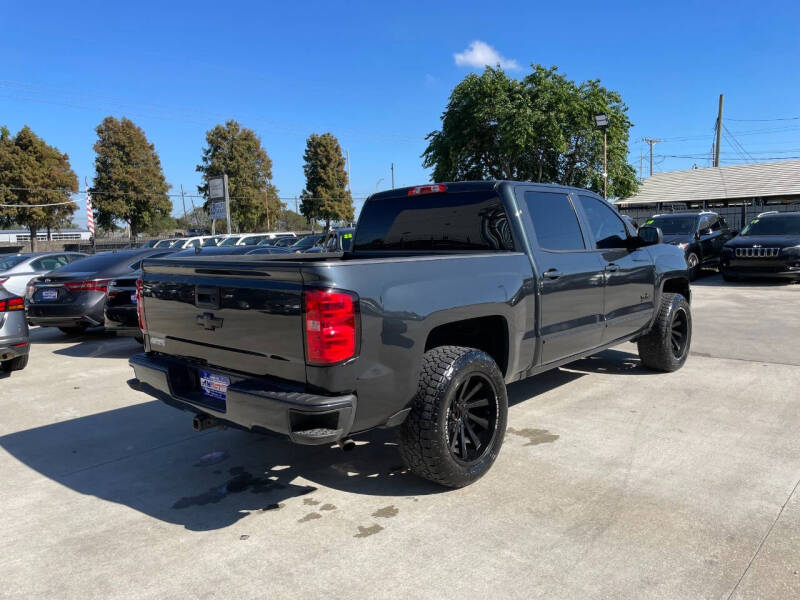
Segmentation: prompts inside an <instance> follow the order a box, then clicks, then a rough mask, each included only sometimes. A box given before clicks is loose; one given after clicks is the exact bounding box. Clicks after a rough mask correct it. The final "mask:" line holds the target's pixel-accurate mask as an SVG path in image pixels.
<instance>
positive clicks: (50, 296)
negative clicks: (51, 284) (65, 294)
mask: <svg viewBox="0 0 800 600" xmlns="http://www.w3.org/2000/svg"><path fill="white" fill-rule="evenodd" d="M41 297H42V300H58V290H42V296H41Z"/></svg>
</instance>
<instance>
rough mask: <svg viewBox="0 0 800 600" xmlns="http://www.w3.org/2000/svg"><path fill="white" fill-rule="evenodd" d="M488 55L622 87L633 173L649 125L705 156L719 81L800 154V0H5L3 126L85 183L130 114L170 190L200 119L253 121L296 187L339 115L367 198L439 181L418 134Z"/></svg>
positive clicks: (745, 122)
mask: <svg viewBox="0 0 800 600" xmlns="http://www.w3.org/2000/svg"><path fill="white" fill-rule="evenodd" d="M474 42H480V43H479V44H477V45H473V44H474ZM493 53H496V54H493ZM457 55H459V56H457ZM487 57H488V59H492V60H494V59H495V58H497V57H499V60H501V61H503V64H506V65H507V66H508V68H509V72H510V73H511V74H514V75H518V76H523V75H524V74H525V73H526V71H527V69H528V65H529V64H530V63H532V62H536V63H541V64H544V65H558V67H559V68H560V69H561V71H562V72H564V73H566V74H567V76H569V77H570V78H572V79H576V80H584V79H590V78H599V79H601V80H602V82H603V83H604V84H605V85H606V86H608V87H610V88H613V89H616V90H618V91H620V92H621V94H622V97H623V99H624V100H625V102H626V103H627V104H628V106H629V107H630V111H629V115H630V117H631V120H632V121H633V122H634V124H635V127H634V128H633V129H632V131H631V144H630V149H631V154H630V157H631V163H632V164H633V165H634V166H635V167H636V168H637V170H638V168H639V156H640V152H641V151H645V173H644V174H645V175H647V160H646V146H645V145H644V144H642V143H641V142H640V141H639V140H640V139H641V138H642V137H656V138H662V139H664V140H665V141H664V142H663V143H661V144H658V145H657V146H656V150H655V153H656V155H658V156H657V158H656V163H657V164H656V170H657V171H660V170H674V169H681V168H689V167H691V166H692V164H694V163H697V164H698V165H700V166H705V165H706V164H708V163H707V160H705V159H703V158H702V157H700V155H703V154H706V155H707V154H708V153H709V151H710V146H711V142H712V137H713V124H714V119H715V117H716V109H717V99H718V95H719V94H720V93H724V94H725V117H726V121H725V124H726V127H727V128H728V129H729V130H730V131H731V132H732V134H733V136H735V138H736V139H737V140H738V141H739V143H740V144H741V145H742V147H743V148H744V150H745V151H746V152H748V153H750V155H752V156H753V157H754V158H758V159H762V158H768V157H784V156H800V119H798V118H795V117H800V103H798V98H800V61H798V58H799V57H800V8H798V4H797V3H795V2H788V1H787V2H777V3H770V2H761V3H758V4H755V3H753V2H749V3H745V2H728V3H722V4H720V3H710V2H708V3H704V2H671V3H651V2H641V1H638V2H631V3H624V2H623V3H617V4H614V3H597V2H592V3H589V2H571V3H567V4H561V3H553V2H530V1H526V2H511V3H487V2H469V1H463V0H462V1H458V2H426V3H421V2H420V3H403V2H401V3H391V4H389V3H382V2H374V1H372V2H292V3H273V2H227V3H220V2H198V1H195V2H191V3H189V2H186V3H180V2H165V1H162V2H158V3H155V2H146V1H141V2H137V3H130V2H126V3H121V2H107V1H105V2H95V1H83V2H73V3H64V2H40V3H31V2H19V1H8V0H2V1H0V124H6V125H7V126H8V127H9V128H10V129H11V130H12V131H16V130H18V129H19V128H20V127H22V126H23V125H26V124H27V125H30V126H31V127H32V128H33V129H34V131H36V133H38V134H39V135H41V136H42V137H44V138H45V139H46V140H47V141H48V142H49V143H51V144H54V145H55V146H57V147H58V148H59V149H60V150H62V151H63V152H67V153H68V154H69V156H70V159H71V162H72V166H73V169H74V170H75V171H76V172H77V173H78V175H79V178H80V180H81V187H83V178H84V176H87V177H89V178H90V179H91V176H92V173H93V171H92V167H93V160H94V154H93V151H92V145H93V143H94V141H95V133H94V127H95V126H96V125H97V124H98V123H99V122H100V121H101V120H102V118H103V117H105V116H106V115H109V114H112V115H115V116H117V117H119V116H123V115H125V116H128V117H129V118H131V119H133V120H134V121H135V122H136V123H137V124H139V125H140V126H141V127H143V128H144V130H145V132H146V133H147V135H148V137H149V139H150V141H151V142H153V143H154V144H155V146H156V149H157V150H158V152H159V154H160V156H161V161H162V164H163V166H164V171H165V174H166V177H167V180H168V181H169V182H170V183H171V184H172V186H173V188H172V192H173V193H175V192H179V190H180V185H181V184H183V187H184V189H185V190H186V191H187V193H194V194H196V186H197V184H198V183H199V178H198V174H197V173H196V172H195V170H194V167H195V165H197V163H198V162H199V159H200V152H201V148H202V147H203V143H204V133H205V131H206V130H207V129H209V128H210V127H211V126H213V125H214V124H216V123H218V122H222V121H224V120H226V119H229V118H235V119H238V120H239V121H240V122H241V123H242V124H243V125H245V126H248V127H252V128H253V129H255V130H256V132H257V133H258V134H259V135H260V136H261V138H262V142H263V144H264V147H265V148H266V149H267V152H268V153H269V155H270V157H271V158H272V160H273V174H274V179H273V182H274V183H275V184H276V185H277V186H278V188H279V190H280V193H281V196H284V197H289V198H291V197H294V196H296V195H299V193H300V191H301V190H302V189H303V185H304V177H303V171H302V153H303V149H304V145H305V139H306V137H307V136H308V134H310V133H312V132H318V133H321V132H324V131H330V132H332V133H333V134H334V135H336V136H337V137H338V138H339V140H340V142H341V143H342V146H343V148H345V149H347V150H348V151H349V153H350V157H351V161H352V190H353V195H354V196H355V197H356V198H357V201H356V204H357V206H360V201H359V200H358V199H361V198H364V197H365V196H367V195H368V194H370V193H372V192H374V191H375V190H376V189H385V188H387V187H389V184H390V180H391V179H390V178H391V176H390V171H389V167H390V164H391V163H392V162H394V164H395V182H396V185H398V186H400V185H411V184H416V183H420V182H425V181H427V180H428V177H429V174H428V173H427V172H426V170H424V169H423V168H422V167H421V159H420V154H421V153H422V151H423V150H424V148H425V145H426V144H425V141H424V136H425V134H426V133H428V132H430V131H431V130H434V129H437V128H438V126H439V117H440V115H441V112H442V110H443V108H444V106H445V104H446V102H447V98H448V95H449V92H450V90H451V89H452V88H453V86H454V85H456V84H457V83H458V82H459V81H460V80H461V79H462V78H463V77H464V76H465V75H466V74H467V73H469V72H470V71H473V70H479V65H480V63H481V61H482V60H487ZM457 63H458V64H457ZM473 63H474V64H473ZM515 67H518V68H515ZM734 119H738V120H734ZM762 119H763V120H762ZM772 119H786V120H772ZM722 152H723V164H739V163H741V162H742V161H741V160H738V159H741V158H743V156H744V155H743V154H742V153H741V150H739V149H734V142H733V141H728V140H726V141H724V142H723V146H722ZM664 155H670V156H672V155H680V156H685V155H690V156H691V157H690V158H672V157H666V156H664ZM173 200H174V202H175V208H176V214H178V213H179V212H180V211H181V210H182V209H181V207H180V199H179V198H178V199H173ZM187 203H188V202H187ZM80 204H81V207H82V206H83V203H82V202H81V203H80ZM289 204H290V206H291V205H292V204H293V202H291V201H290V202H289ZM77 220H78V222H79V223H81V224H85V215H84V214H83V211H81V214H80V217H79V218H78V219H77Z"/></svg>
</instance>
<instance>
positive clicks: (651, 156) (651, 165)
mask: <svg viewBox="0 0 800 600" xmlns="http://www.w3.org/2000/svg"><path fill="white" fill-rule="evenodd" d="M642 141H643V142H647V143H648V144H649V145H650V177H652V176H653V146H654V145H655V144H658V143H659V142H662V141H663V140H657V139H655V138H642Z"/></svg>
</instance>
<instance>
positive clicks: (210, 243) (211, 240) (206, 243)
mask: <svg viewBox="0 0 800 600" xmlns="http://www.w3.org/2000/svg"><path fill="white" fill-rule="evenodd" d="M218 241H219V238H217V237H212V238H206V239H204V240H203V241H202V242H200V244H201V245H202V246H203V247H206V246H216V245H217V242H218Z"/></svg>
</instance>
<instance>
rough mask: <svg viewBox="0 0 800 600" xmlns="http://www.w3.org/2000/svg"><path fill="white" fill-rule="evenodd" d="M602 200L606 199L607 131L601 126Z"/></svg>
mask: <svg viewBox="0 0 800 600" xmlns="http://www.w3.org/2000/svg"><path fill="white" fill-rule="evenodd" d="M603 200H608V131H607V129H606V128H603Z"/></svg>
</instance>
